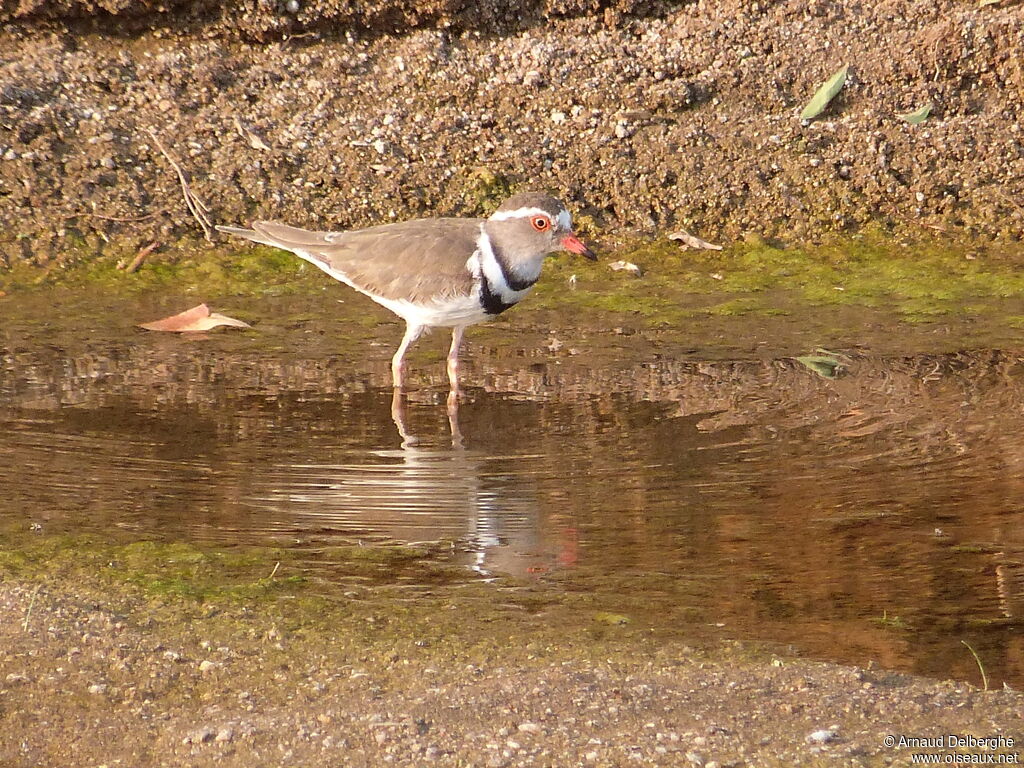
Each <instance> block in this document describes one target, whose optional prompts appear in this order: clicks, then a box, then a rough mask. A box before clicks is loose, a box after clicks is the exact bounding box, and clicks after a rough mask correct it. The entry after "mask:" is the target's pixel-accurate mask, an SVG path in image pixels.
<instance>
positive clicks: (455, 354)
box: [448, 326, 466, 401]
mask: <svg viewBox="0 0 1024 768" xmlns="http://www.w3.org/2000/svg"><path fill="white" fill-rule="evenodd" d="M465 330H466V329H465V328H464V327H462V326H456V327H454V328H452V345H451V347H450V348H449V350H448V384H449V385H451V391H450V392H449V393H448V400H449V401H451V400H452V399H453V398H455V399H458V397H459V347H460V346H461V345H462V334H463V332H465Z"/></svg>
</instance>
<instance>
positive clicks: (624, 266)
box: [608, 261, 644, 277]
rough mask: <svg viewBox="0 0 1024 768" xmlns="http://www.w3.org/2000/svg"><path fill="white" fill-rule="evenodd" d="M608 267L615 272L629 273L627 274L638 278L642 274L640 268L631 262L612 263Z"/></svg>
mask: <svg viewBox="0 0 1024 768" xmlns="http://www.w3.org/2000/svg"><path fill="white" fill-rule="evenodd" d="M608 267H609V268H610V269H614V270H615V271H616V272H629V274H631V275H634V276H636V277H640V276H641V275H642V274H643V273H644V271H643V270H642V269H640V267H638V266H637V265H636V264H634V263H633V262H631V261H613V262H612V263H611V264H609V265H608Z"/></svg>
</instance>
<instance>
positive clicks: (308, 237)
mask: <svg viewBox="0 0 1024 768" xmlns="http://www.w3.org/2000/svg"><path fill="white" fill-rule="evenodd" d="M481 223H482V222H481V220H479V219H420V220H417V221H403V222H399V223H397V224H384V225H381V226H379V227H370V228H369V229H360V230H355V231H353V232H309V231H307V230H304V229H296V228H295V227H289V226H287V225H284V224H278V223H276V222H268V221H258V222H256V223H254V224H253V229H254V230H255V232H256V233H258V234H259V235H260V236H261V242H265V243H268V244H270V245H275V246H277V247H279V248H285V249H287V250H290V251H294V252H296V253H298V254H299V255H300V256H302V257H303V258H305V259H307V260H308V261H311V262H314V263H316V264H317V265H318V266H320V267H322V268H325V269H326V270H327V271H328V272H333V273H339V274H341V275H344V276H345V278H346V279H347V280H348V281H349V282H351V283H352V284H353V285H355V286H356V287H358V288H360V289H362V290H365V291H367V292H369V293H373V294H376V295H378V296H383V297H384V298H386V299H408V300H410V301H417V300H421V301H422V300H428V299H434V298H444V297H449V296H465V295H469V294H470V293H471V292H472V290H473V278H472V275H471V274H470V273H469V272H468V271H467V270H466V260H467V259H468V258H469V257H470V255H471V254H472V253H473V251H474V250H476V240H477V238H478V237H479V236H480V224H481Z"/></svg>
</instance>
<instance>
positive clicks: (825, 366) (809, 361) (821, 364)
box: [796, 355, 842, 379]
mask: <svg viewBox="0 0 1024 768" xmlns="http://www.w3.org/2000/svg"><path fill="white" fill-rule="evenodd" d="M796 361H797V362H798V363H800V364H801V365H804V366H806V367H807V368H810V369H811V370H812V371H814V372H815V373H816V374H818V375H819V376H821V377H822V378H823V379H834V378H835V377H836V376H838V375H839V369H840V368H841V367H842V363H840V362H839V361H838V360H837V359H836V358H834V357H825V356H824V355H804V356H803V357H798V358H796Z"/></svg>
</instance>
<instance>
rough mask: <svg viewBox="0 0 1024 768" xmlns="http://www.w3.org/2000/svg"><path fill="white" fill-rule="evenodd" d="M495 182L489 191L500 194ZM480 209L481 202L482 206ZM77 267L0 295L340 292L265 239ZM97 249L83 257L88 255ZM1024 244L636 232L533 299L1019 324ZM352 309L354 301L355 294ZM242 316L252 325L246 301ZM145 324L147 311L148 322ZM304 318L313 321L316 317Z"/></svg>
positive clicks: (599, 315) (744, 313) (655, 313)
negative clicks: (857, 311)
mask: <svg viewBox="0 0 1024 768" xmlns="http://www.w3.org/2000/svg"><path fill="white" fill-rule="evenodd" d="M478 181H479V184H480V185H481V194H482V195H483V196H484V198H487V195H490V194H492V193H493V194H498V193H499V192H500V193H501V194H502V195H503V194H504V193H505V188H504V186H503V183H504V182H502V180H501V179H499V178H497V177H495V178H491V177H484V176H482V177H480V179H478ZM495 190H497V191H495ZM481 204H483V203H481ZM68 247H69V248H76V249H79V250H80V251H81V255H80V257H79V258H71V259H65V260H62V261H61V263H62V264H63V263H71V262H74V263H75V264H76V266H73V267H67V268H64V267H61V268H57V267H53V268H50V269H38V268H36V269H31V268H28V267H25V266H24V265H18V266H15V267H14V268H12V269H10V270H7V271H4V272H0V291H6V292H8V293H12V292H16V291H32V290H36V291H39V290H43V291H52V290H53V289H54V288H56V287H62V288H69V289H71V290H77V291H81V292H90V291H96V292H100V293H102V294H103V295H104V296H106V297H108V298H110V297H118V296H125V297H132V296H138V295H141V294H144V293H149V294H153V293H157V294H158V293H160V292H164V293H174V294H179V295H180V294H184V295H185V296H186V297H191V298H194V299H195V300H196V301H197V302H198V301H208V300H216V299H218V298H223V297H227V296H233V297H271V298H272V297H275V296H300V295H310V294H318V295H319V294H323V295H324V296H328V295H330V296H333V295H334V294H333V293H331V292H332V291H336V290H337V291H339V293H338V299H339V301H340V302H342V303H344V302H345V301H347V298H346V297H347V294H346V293H345V292H344V290H343V289H341V288H338V286H336V285H335V284H334V283H333V282H332V281H331V280H330V279H329V278H328V277H327V276H325V275H323V274H321V273H320V272H319V270H316V269H315V268H313V267H311V266H309V265H307V264H305V263H304V262H302V261H301V260H300V259H298V258H296V257H294V256H293V255H292V254H289V253H287V252H285V251H281V250H278V249H274V248H267V247H264V246H256V247H243V248H241V249H239V250H228V249H226V248H224V247H223V246H217V247H211V246H210V245H209V244H207V243H205V242H203V241H198V240H197V241H189V242H183V243H181V244H179V245H178V246H176V247H175V248H168V249H166V250H164V251H158V252H156V253H154V254H153V255H151V256H150V257H149V259H148V260H147V261H146V263H145V264H144V265H143V266H142V268H141V269H139V270H138V271H137V272H134V273H129V272H128V271H127V270H124V269H119V268H118V266H119V265H124V264H125V263H126V261H128V260H129V259H130V257H131V256H132V255H133V253H132V251H131V250H129V251H127V252H126V251H125V250H124V249H123V248H122V249H121V250H118V249H117V248H116V247H114V246H110V245H105V246H104V248H103V249H102V250H101V251H100V254H99V255H98V256H97V255H96V254H95V253H94V252H92V250H91V249H94V248H95V247H96V246H95V244H83V243H77V244H76V243H71V244H69V246H68ZM90 253H91V254H92V255H91V257H90V256H89V254H90ZM618 259H623V260H625V261H630V262H633V263H636V264H639V265H640V266H641V267H642V268H643V269H644V275H643V277H640V278H637V277H635V276H633V275H631V274H629V273H628V272H624V271H623V272H614V271H612V270H610V269H609V268H608V263H610V262H611V261H615V260H618ZM1022 266H1024V245H1022V246H1019V247H1016V248H1012V247H1009V246H1001V248H1000V249H999V250H996V249H995V248H992V249H985V248H983V247H981V246H979V245H978V244H976V243H961V242H954V241H948V240H940V239H927V238H920V239H917V240H908V239H905V238H904V239H897V238H895V237H894V236H893V235H891V234H890V233H887V232H884V231H881V230H866V231H865V232H862V233H860V234H858V235H854V236H848V237H845V238H841V239H840V238H836V239H832V240H829V241H826V242H823V243H820V244H816V245H794V246H784V245H781V244H779V243H777V242H768V241H765V240H763V239H761V238H757V237H751V238H748V240H747V241H744V242H739V243H736V244H733V245H729V246H727V247H726V248H725V249H724V250H722V251H710V250H685V249H683V248H681V247H680V245H679V244H678V243H677V242H674V241H669V240H667V239H663V238H660V239H655V240H649V239H634V240H630V241H627V242H625V243H623V244H621V245H620V246H619V247H616V248H614V249H608V250H605V251H604V252H602V254H601V259H600V261H599V262H598V263H590V262H587V261H584V260H583V259H579V258H576V257H574V256H572V255H569V254H559V255H557V256H555V257H553V258H551V259H549V262H548V264H547V266H546V269H545V275H544V277H543V279H542V280H541V281H540V283H539V284H538V286H537V288H536V289H535V291H534V292H533V295H531V296H530V298H529V303H528V306H529V307H531V308H532V309H535V310H548V311H550V312H552V313H556V314H557V315H559V316H560V317H566V318H580V317H583V316H586V317H587V318H588V321H589V323H588V324H591V325H593V326H594V327H602V326H604V327H615V326H618V325H620V324H622V322H623V321H624V320H626V321H629V322H631V323H632V325H634V326H635V327H636V329H637V330H643V329H652V330H656V329H673V328H681V327H686V326H692V325H693V324H694V322H695V321H697V322H699V321H706V320H710V319H713V318H720V319H726V318H737V319H740V318H748V319H756V318H767V317H776V316H778V317H785V316H792V317H794V318H800V317H802V316H805V315H806V314H807V311H808V310H815V311H818V313H819V316H824V315H822V313H824V312H828V311H831V310H838V309H840V308H862V309H870V310H877V311H878V312H880V313H884V314H885V315H887V316H888V317H890V318H891V319H890V321H889V322H890V323H891V322H904V323H907V324H908V325H924V326H927V325H928V324H930V323H934V322H936V321H940V320H942V319H943V318H949V319H952V320H957V321H960V322H967V321H973V320H974V319H976V318H986V317H987V318H989V320H990V321H991V323H992V324H1003V325H1004V326H1005V327H1007V328H1015V327H1020V326H1021V325H1022V324H1024V321H1022V320H1021V318H1022V317H1024V270H1022V269H1021V267H1022ZM353 306H356V301H355V300H354V301H353ZM341 314H343V315H344V317H345V322H346V324H349V325H351V324H353V323H354V324H355V325H358V326H360V327H367V328H369V327H374V326H376V325H378V324H379V322H380V315H379V314H377V313H372V312H364V311H358V309H357V310H356V311H352V310H347V309H344V308H343V309H342V312H341ZM240 317H241V319H244V320H248V321H251V320H253V319H254V318H251V317H247V316H246V315H245V312H244V310H243V311H242V312H241V314H240ZM144 319H152V318H144ZM311 321H312V320H311Z"/></svg>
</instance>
